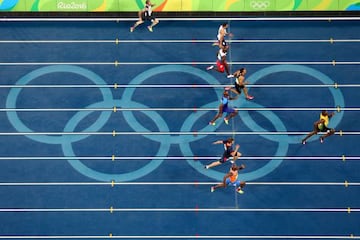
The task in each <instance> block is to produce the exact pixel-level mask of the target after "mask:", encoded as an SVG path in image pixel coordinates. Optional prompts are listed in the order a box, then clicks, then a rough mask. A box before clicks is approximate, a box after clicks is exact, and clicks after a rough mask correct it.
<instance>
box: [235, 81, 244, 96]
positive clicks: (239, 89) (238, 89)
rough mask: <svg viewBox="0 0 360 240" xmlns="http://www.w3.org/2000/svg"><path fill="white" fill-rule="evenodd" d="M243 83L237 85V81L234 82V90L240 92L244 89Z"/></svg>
mask: <svg viewBox="0 0 360 240" xmlns="http://www.w3.org/2000/svg"><path fill="white" fill-rule="evenodd" d="M244 87H245V85H239V84H237V83H235V89H236V91H237V92H238V93H239V94H240V93H241V90H242V89H244Z"/></svg>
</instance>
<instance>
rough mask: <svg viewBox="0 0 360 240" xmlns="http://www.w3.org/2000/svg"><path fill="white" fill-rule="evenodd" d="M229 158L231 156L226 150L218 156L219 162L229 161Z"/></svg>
mask: <svg viewBox="0 0 360 240" xmlns="http://www.w3.org/2000/svg"><path fill="white" fill-rule="evenodd" d="M230 158H232V156H231V155H229V154H226V152H225V153H224V154H223V156H222V157H221V158H220V160H219V162H221V163H225V162H227V161H229V159H230Z"/></svg>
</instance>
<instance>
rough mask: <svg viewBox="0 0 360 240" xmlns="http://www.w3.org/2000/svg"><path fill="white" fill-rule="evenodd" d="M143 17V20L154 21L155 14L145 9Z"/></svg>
mask: <svg viewBox="0 0 360 240" xmlns="http://www.w3.org/2000/svg"><path fill="white" fill-rule="evenodd" d="M141 19H142V20H143V21H151V22H153V21H154V20H155V17H154V15H150V16H149V15H148V13H147V12H146V11H145V12H143V13H142V14H141Z"/></svg>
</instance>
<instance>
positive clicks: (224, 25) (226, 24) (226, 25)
mask: <svg viewBox="0 0 360 240" xmlns="http://www.w3.org/2000/svg"><path fill="white" fill-rule="evenodd" d="M221 26H223V28H227V27H229V24H228V23H226V22H225V23H223V24H221Z"/></svg>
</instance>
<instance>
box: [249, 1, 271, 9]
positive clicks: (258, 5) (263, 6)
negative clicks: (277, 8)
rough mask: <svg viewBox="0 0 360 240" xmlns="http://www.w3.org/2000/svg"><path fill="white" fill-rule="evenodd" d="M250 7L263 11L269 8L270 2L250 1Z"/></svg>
mask: <svg viewBox="0 0 360 240" xmlns="http://www.w3.org/2000/svg"><path fill="white" fill-rule="evenodd" d="M250 7H251V8H252V9H255V10H265V9H267V8H269V7H270V1H269V0H265V1H262V0H252V1H250Z"/></svg>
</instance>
